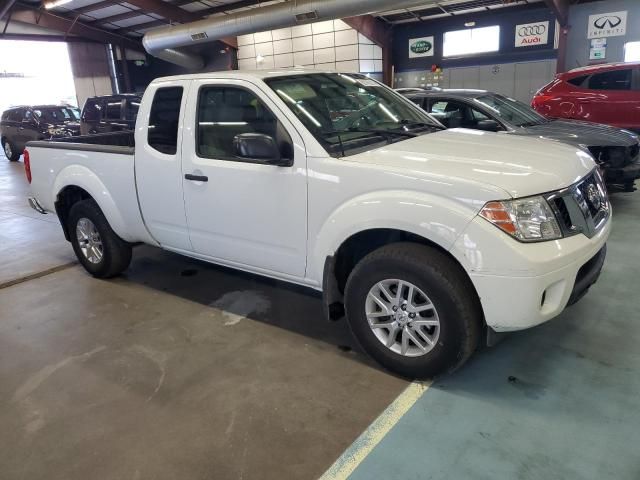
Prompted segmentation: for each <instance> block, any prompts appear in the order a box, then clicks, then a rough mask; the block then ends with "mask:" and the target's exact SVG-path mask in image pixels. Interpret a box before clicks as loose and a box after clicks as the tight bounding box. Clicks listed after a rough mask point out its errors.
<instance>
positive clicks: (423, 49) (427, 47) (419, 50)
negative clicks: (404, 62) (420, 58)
mask: <svg viewBox="0 0 640 480" xmlns="http://www.w3.org/2000/svg"><path fill="white" fill-rule="evenodd" d="M409 48H410V49H411V51H412V52H413V53H416V54H418V55H420V54H424V53H428V52H430V51H431V49H432V48H433V45H431V42H427V41H426V40H418V41H417V42H414V43H412V44H411V46H410V47H409Z"/></svg>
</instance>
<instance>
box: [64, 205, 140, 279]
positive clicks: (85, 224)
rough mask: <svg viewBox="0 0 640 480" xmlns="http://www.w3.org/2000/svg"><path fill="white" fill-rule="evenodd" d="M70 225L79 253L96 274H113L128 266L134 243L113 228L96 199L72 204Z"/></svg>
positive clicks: (82, 261) (83, 264)
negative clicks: (128, 241)
mask: <svg viewBox="0 0 640 480" xmlns="http://www.w3.org/2000/svg"><path fill="white" fill-rule="evenodd" d="M67 229H68V232H69V237H70V238H71V244H72V245H73V250H74V252H75V253H76V257H78V260H79V261H80V263H81V264H82V266H83V267H84V268H85V270H86V271H87V272H89V273H90V274H91V275H93V276H94V277H96V278H111V277H114V276H116V275H118V274H119V273H121V272H122V271H123V270H125V269H126V268H127V267H128V266H129V263H130V262H131V245H130V244H129V243H127V242H125V241H124V240H122V239H121V238H120V237H119V236H118V235H117V234H116V233H115V232H114V231H113V230H112V229H111V226H110V225H109V222H107V219H106V218H105V216H104V214H103V213H102V211H101V210H100V207H98V204H97V203H96V202H95V201H94V200H82V201H80V202H78V203H76V204H74V205H73V206H72V207H71V210H70V212H69V220H68V225H67Z"/></svg>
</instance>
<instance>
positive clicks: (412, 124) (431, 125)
mask: <svg viewBox="0 0 640 480" xmlns="http://www.w3.org/2000/svg"><path fill="white" fill-rule="evenodd" d="M400 125H402V126H403V127H429V128H435V129H437V130H446V129H447V127H445V126H441V125H436V124H435V123H426V122H414V121H412V120H401V121H400Z"/></svg>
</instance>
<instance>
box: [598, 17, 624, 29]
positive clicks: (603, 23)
mask: <svg viewBox="0 0 640 480" xmlns="http://www.w3.org/2000/svg"><path fill="white" fill-rule="evenodd" d="M621 23H622V19H621V18H620V17H618V16H617V15H605V16H604V17H600V18H596V20H595V21H594V22H593V26H594V27H596V28H599V29H600V30H603V29H605V28H616V27H617V26H618V25H620V24H621Z"/></svg>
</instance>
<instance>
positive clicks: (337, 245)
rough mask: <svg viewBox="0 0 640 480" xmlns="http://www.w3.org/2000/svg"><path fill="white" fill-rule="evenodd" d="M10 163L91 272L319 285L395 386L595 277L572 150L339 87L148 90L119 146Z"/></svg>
mask: <svg viewBox="0 0 640 480" xmlns="http://www.w3.org/2000/svg"><path fill="white" fill-rule="evenodd" d="M134 140H135V142H134ZM131 145H135V146H131ZM27 150H28V155H26V158H25V165H26V170H27V175H28V178H29V180H30V181H31V188H32V192H33V198H32V199H31V200H30V201H31V204H32V206H34V208H36V209H38V210H39V211H41V212H56V213H57V215H58V216H59V218H60V221H61V224H62V227H63V229H64V233H65V235H66V236H67V239H68V240H69V241H70V242H71V244H72V245H73V248H74V250H75V252H76V254H77V256H78V259H79V260H80V262H81V263H82V265H83V266H84V267H85V268H86V270H87V271H88V272H89V273H91V274H92V275H94V276H95V277H99V278H106V277H111V276H114V275H116V274H118V273H120V272H121V271H123V270H124V269H126V268H127V266H128V264H129V262H130V260H131V255H132V248H131V245H132V244H133V243H136V242H144V243H147V244H150V245H156V246H159V247H161V248H165V249H167V250H171V251H174V252H178V253H181V254H184V255H187V256H190V257H194V258H198V259H201V260H204V261H206V262H211V263H217V264H221V265H226V266H230V267H234V268H237V269H240V270H245V271H248V272H253V273H257V274H261V275H265V276H268V277H271V278H276V279H279V280H282V281H286V282H292V283H296V284H300V285H305V286H308V287H310V288H313V289H316V290H321V291H322V292H323V295H324V303H325V306H326V311H327V314H328V316H329V318H331V319H338V318H340V317H342V316H344V315H346V317H347V319H348V322H349V325H350V327H351V329H352V331H353V333H354V335H355V337H356V338H357V339H358V341H359V342H360V344H361V345H362V346H363V347H364V349H365V350H366V351H367V352H368V353H369V354H370V355H371V356H372V357H373V358H375V359H376V360H377V361H378V362H379V363H380V364H382V365H383V366H385V367H386V368H388V369H390V370H392V371H394V372H396V373H398V374H401V375H404V376H408V377H430V376H433V375H436V374H439V373H442V372H445V371H450V370H452V369H455V368H456V367H458V366H460V365H461V364H462V363H463V362H464V361H465V360H466V359H467V358H469V356H470V355H471V354H472V353H473V351H474V350H475V349H476V347H477V345H478V343H479V341H480V338H481V334H482V333H483V332H506V331H513V330H519V329H524V328H529V327H533V326H534V325H538V324H540V323H542V322H545V321H547V320H549V319H551V318H553V317H555V316H557V315H558V314H559V313H560V312H562V311H563V309H564V308H565V307H566V306H567V305H569V304H571V303H573V302H575V301H576V300H578V299H579V298H580V297H581V296H582V295H583V294H584V293H585V292H586V291H587V289H588V288H589V287H590V286H591V285H592V284H593V283H594V282H595V281H596V279H597V277H598V274H599V272H600V269H601V267H602V264H603V261H604V257H605V252H606V246H605V242H606V240H607V237H608V236H609V232H610V229H611V215H610V206H609V202H608V199H607V194H606V192H605V189H604V186H603V182H602V179H601V178H600V175H599V173H598V171H597V169H596V165H595V163H594V161H593V158H592V157H591V156H590V155H589V154H588V153H586V152H584V151H583V150H581V149H579V148H575V147H572V146H569V145H564V144H559V143H556V142H549V141H544V140H540V139H533V138H525V137H516V136H506V135H498V134H495V133H488V132H480V131H474V130H464V129H457V130H444V129H443V127H442V125H441V124H439V123H438V122H437V121H435V120H433V119H432V118H431V117H430V116H429V115H427V114H426V113H425V112H423V111H422V110H421V109H419V108H418V107H417V106H415V105H413V104H412V103H411V102H410V101H409V100H407V99H405V98H403V97H402V96H401V95H399V94H397V93H395V92H394V91H392V90H390V89H388V88H387V87H385V86H384V85H382V84H380V83H378V82H376V81H374V80H371V79H369V78H367V77H366V76H364V75H359V74H341V73H323V72H313V71H304V70H288V71H282V72H268V71H264V72H256V73H250V72H249V73H248V72H228V73H218V72H212V73H206V74H199V75H185V76H178V77H171V78H162V79H158V80H155V81H154V82H153V83H152V84H151V85H150V86H149V88H148V89H147V91H146V92H145V94H144V97H143V100H142V103H141V105H140V111H139V115H138V120H137V124H136V129H135V134H134V133H131V134H129V133H116V134H106V135H97V136H91V137H78V138H76V139H70V140H69V141H51V142H42V141H41V142H32V143H30V144H28V146H27ZM291 315H296V312H295V311H292V312H291ZM176 321H179V320H176ZM299 321H300V322H304V321H305V319H304V318H300V319H299Z"/></svg>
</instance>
